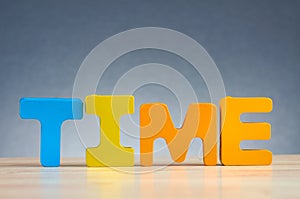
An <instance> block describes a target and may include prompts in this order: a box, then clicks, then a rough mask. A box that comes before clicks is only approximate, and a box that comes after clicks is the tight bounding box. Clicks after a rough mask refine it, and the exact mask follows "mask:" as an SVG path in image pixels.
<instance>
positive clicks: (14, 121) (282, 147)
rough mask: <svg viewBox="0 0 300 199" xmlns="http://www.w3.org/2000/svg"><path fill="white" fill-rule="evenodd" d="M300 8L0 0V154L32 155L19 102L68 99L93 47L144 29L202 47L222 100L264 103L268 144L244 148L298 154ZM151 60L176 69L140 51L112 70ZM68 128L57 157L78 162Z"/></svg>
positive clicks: (33, 143)
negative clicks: (269, 103) (216, 73)
mask: <svg viewBox="0 0 300 199" xmlns="http://www.w3.org/2000/svg"><path fill="white" fill-rule="evenodd" d="M299 10H300V1H297V0H287V1H280V0H252V1H249V0H247V1H245V0H236V1H234V0H227V1H216V0H213V1H198V0H197V1H196V0H195V1H178V0H172V1H171V0H165V1H153V0H152V1H140V0H131V1H89V0H88V1H84V0H82V1H80V0H68V1H67V0H60V1H56V0H26V1H24V0H19V1H14V0H12V1H0V89H1V94H0V96H1V102H2V103H1V115H2V116H1V120H0V156H2V157H10V156H38V153H39V137H40V135H39V125H38V123H37V122H33V121H27V120H21V119H20V118H19V115H18V111H19V99H20V98H21V97H45V96H56V97H70V96H72V88H73V83H74V78H75V76H76V72H77V70H78V68H79V66H80V64H81V63H82V61H83V60H84V58H85V57H86V56H87V54H88V53H89V52H90V51H91V50H92V49H93V48H94V47H95V46H96V45H97V44H98V43H99V42H101V41H103V40H104V39H106V38H108V37H110V36H112V35H114V34H117V33H119V32H121V31H125V30H127V29H131V28H137V27H146V26H154V27H165V28H170V29H174V30H177V31H180V32H182V33H184V34H186V35H188V36H190V37H192V38H194V39H195V40H196V41H198V42H199V43H200V44H201V45H203V47H204V48H205V49H206V50H207V51H208V53H209V54H210V55H211V57H212V58H213V59H214V61H215V62H216V64H217V66H218V68H219V70H220V72H221V74H222V76H223V80H224V83H225V87H226V92H227V95H231V96H266V97H271V98H272V99H273V103H274V109H273V112H272V113H270V114H266V115H265V116H263V117H262V119H263V120H266V121H268V122H270V123H271V124H272V139H271V140H270V141H267V142H263V143H260V142H249V143H248V145H249V146H251V147H262V148H268V149H270V150H271V151H272V152H273V153H300V145H299V138H300V134H299V128H300V124H299V115H300V108H299V105H298V104H297V103H298V101H299V84H300V80H299V78H298V76H299V75H300V67H299V61H300V56H299V55H300V37H299V35H300V12H299ZM152 57H153V59H156V61H157V60H162V62H166V63H169V65H172V64H176V63H177V64H178V63H180V62H176V63H175V61H174V59H173V58H172V56H169V55H165V54H164V53H161V54H160V53H158V52H152V51H149V52H148V53H147V52H144V53H140V54H139V53H135V54H134V53H133V54H132V56H130V55H129V56H127V57H124V58H123V60H122V61H120V62H118V63H116V64H121V65H122V64H123V65H126V64H127V65H130V64H131V63H132V60H133V59H134V60H136V62H138V63H143V62H145V63H147V62H148V61H149V60H150V58H152ZM181 67H182V68H185V65H184V63H182V66H181ZM115 68H116V71H115V73H118V70H117V67H115ZM186 70H188V67H186ZM111 75H114V74H111ZM150 90H151V89H150ZM153 91H154V92H155V89H153ZM141 94H142V91H141V92H140V95H141ZM148 94H149V93H148ZM137 95H138V94H137ZM166 95H168V93H167V92H166ZM149 96H151V95H149ZM149 98H151V97H149ZM149 100H155V97H153V99H149ZM170 109H171V108H170ZM136 110H138V109H137V108H136ZM136 113H137V114H138V111H136ZM173 117H174V118H175V121H177V120H178V119H176V118H177V117H178V116H176V115H173ZM175 123H176V122H175ZM177 125H180V124H177ZM75 130H76V129H75V128H74V125H73V124H72V123H66V124H64V126H63V134H62V153H63V156H84V147H83V146H82V144H81V143H80V141H79V139H78V138H77V135H76V133H75ZM95 132H97V131H96V130H95ZM126 144H127V145H130V143H126ZM246 145H247V143H246ZM248 145H247V146H248Z"/></svg>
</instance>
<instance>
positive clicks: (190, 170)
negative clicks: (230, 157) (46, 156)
mask: <svg viewBox="0 0 300 199" xmlns="http://www.w3.org/2000/svg"><path fill="white" fill-rule="evenodd" d="M273 159H274V160H273V164H272V165H271V166H201V165H194V164H192V163H190V162H187V163H185V164H184V165H172V166H164V164H160V165H156V166H153V167H141V166H135V167H125V168H88V167H86V166H85V162H84V159H63V160H62V166H60V167H56V168H46V167H41V166H40V164H39V160H38V159H33V158H31V159H30V158H0V198H1V199H5V198H25V199H26V198H31V199H32V198H55V199H57V198H97V199H99V198H157V199H160V198H162V199H164V198H186V199H188V198H230V199H232V198H243V199H244V198H251V199H258V198H289V199H290V198H300V155H281V156H274V157H273Z"/></svg>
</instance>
